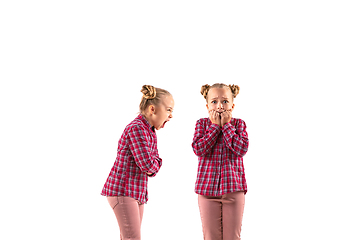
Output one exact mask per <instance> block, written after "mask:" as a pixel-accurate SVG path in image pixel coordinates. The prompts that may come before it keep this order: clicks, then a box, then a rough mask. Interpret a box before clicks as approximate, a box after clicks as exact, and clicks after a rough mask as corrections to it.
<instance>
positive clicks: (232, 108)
mask: <svg viewBox="0 0 360 240" xmlns="http://www.w3.org/2000/svg"><path fill="white" fill-rule="evenodd" d="M234 107H235V103H233V105H232V107H231V112H232V111H233V110H234Z"/></svg>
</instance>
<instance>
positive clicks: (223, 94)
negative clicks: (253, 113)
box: [206, 88, 235, 113]
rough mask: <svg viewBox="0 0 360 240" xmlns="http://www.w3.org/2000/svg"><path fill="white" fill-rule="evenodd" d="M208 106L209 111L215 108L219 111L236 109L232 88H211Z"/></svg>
mask: <svg viewBox="0 0 360 240" xmlns="http://www.w3.org/2000/svg"><path fill="white" fill-rule="evenodd" d="M207 99H208V100H207V104H206V107H207V109H208V111H211V110H215V111H216V112H218V113H222V112H224V111H231V112H232V110H233V109H234V107H235V104H234V103H233V99H232V93H231V90H230V89H228V88H211V89H210V90H209V92H208V95H207Z"/></svg>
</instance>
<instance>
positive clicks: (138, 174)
mask: <svg viewBox="0 0 360 240" xmlns="http://www.w3.org/2000/svg"><path fill="white" fill-rule="evenodd" d="M141 92H142V93H143V97H142V99H141V102H140V114H139V115H138V116H137V117H136V118H135V119H134V120H133V121H132V122H131V123H130V124H129V125H127V126H126V128H125V130H124V132H123V134H122V136H121V138H120V140H119V145H118V150H117V157H116V160H115V163H114V165H113V167H112V169H111V171H110V174H109V176H108V178H107V180H106V182H105V185H104V188H103V190H102V193H101V195H103V196H107V200H108V202H109V204H110V206H111V208H112V209H113V211H114V213H115V216H116V219H117V222H118V224H119V228H120V239H124V240H125V239H127V240H139V239H140V227H141V220H142V216H143V211H144V203H146V202H147V200H148V192H147V182H148V176H149V177H154V176H155V175H156V173H157V172H158V171H159V169H160V167H161V164H162V160H161V158H160V157H159V154H158V150H157V139H156V133H155V129H156V130H159V129H161V128H163V127H164V126H165V123H166V122H168V121H169V120H170V119H171V118H172V111H173V108H174V100H173V97H172V96H171V94H170V93H169V92H168V91H166V90H164V89H161V88H155V87H153V86H150V85H144V86H143V87H142V89H141Z"/></svg>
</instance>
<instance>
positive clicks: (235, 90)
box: [229, 84, 240, 98]
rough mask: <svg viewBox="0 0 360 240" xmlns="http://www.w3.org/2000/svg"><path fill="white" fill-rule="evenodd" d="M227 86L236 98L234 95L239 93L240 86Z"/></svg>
mask: <svg viewBox="0 0 360 240" xmlns="http://www.w3.org/2000/svg"><path fill="white" fill-rule="evenodd" d="M229 88H230V90H231V92H232V94H233V97H234V98H236V96H237V95H238V94H239V92H240V87H239V86H238V85H234V84H233V85H229Z"/></svg>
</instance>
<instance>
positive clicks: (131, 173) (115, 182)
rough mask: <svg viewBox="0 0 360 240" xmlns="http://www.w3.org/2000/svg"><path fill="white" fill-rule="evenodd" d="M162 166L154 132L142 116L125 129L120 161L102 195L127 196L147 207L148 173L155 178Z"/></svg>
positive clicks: (122, 137)
mask: <svg viewBox="0 0 360 240" xmlns="http://www.w3.org/2000/svg"><path fill="white" fill-rule="evenodd" d="M161 164H162V160H161V158H160V157H159V154H158V150H157V139H156V133H155V130H154V128H153V127H151V126H150V124H149V122H148V121H147V120H146V119H145V118H144V117H143V116H142V115H139V116H137V117H136V118H135V119H134V120H133V121H132V122H131V123H130V124H129V125H127V126H126V128H125V130H124V132H123V134H122V136H121V138H120V140H119V145H118V150H117V157H116V160H115V163H114V165H113V167H112V169H111V171H110V174H109V176H108V178H107V180H106V182H105V185H104V188H103V190H102V192H101V195H103V196H127V197H131V198H134V199H136V200H138V201H139V202H141V203H146V202H147V201H148V192H147V182H148V175H147V173H152V175H151V177H153V176H155V175H156V173H157V172H158V171H159V169H160V167H161Z"/></svg>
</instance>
